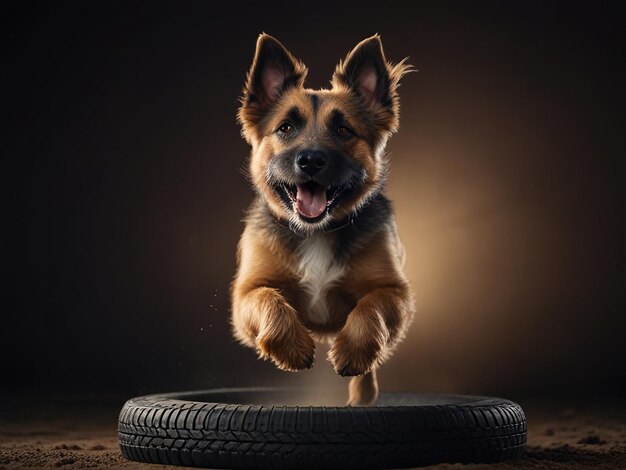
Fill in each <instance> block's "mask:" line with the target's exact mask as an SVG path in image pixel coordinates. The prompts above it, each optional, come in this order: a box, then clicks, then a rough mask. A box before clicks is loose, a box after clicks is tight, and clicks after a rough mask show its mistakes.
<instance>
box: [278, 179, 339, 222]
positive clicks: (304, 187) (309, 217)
mask: <svg viewBox="0 0 626 470" xmlns="http://www.w3.org/2000/svg"><path fill="white" fill-rule="evenodd" d="M281 189H282V190H283V191H284V194H285V195H286V196H287V199H288V200H289V202H291V204H292V206H293V209H294V211H296V212H297V213H298V214H299V215H300V216H301V218H302V219H304V220H305V221H307V222H317V221H319V220H321V219H322V218H323V217H324V216H325V215H326V213H327V211H328V210H329V209H330V208H331V207H332V206H333V205H334V204H336V202H337V200H338V199H339V196H340V195H341V194H342V193H343V188H341V187H338V186H323V185H321V184H319V183H316V182H314V181H309V182H307V183H301V184H293V185H292V184H282V185H281Z"/></svg>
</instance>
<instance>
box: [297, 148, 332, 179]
mask: <svg viewBox="0 0 626 470" xmlns="http://www.w3.org/2000/svg"><path fill="white" fill-rule="evenodd" d="M326 163H328V157H327V156H326V154H325V153H324V152H320V151H319V150H305V151H303V152H300V153H299V154H298V156H297V157H296V165H298V167H299V168H300V169H301V170H302V171H304V172H305V173H306V174H307V175H309V176H313V175H314V174H315V173H317V172H318V171H320V170H321V169H322V168H324V167H325V166H326Z"/></svg>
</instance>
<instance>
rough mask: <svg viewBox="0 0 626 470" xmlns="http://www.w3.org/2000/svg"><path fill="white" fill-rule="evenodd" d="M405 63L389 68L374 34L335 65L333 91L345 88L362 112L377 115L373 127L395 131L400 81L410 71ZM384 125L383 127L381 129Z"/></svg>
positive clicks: (379, 42) (378, 38) (378, 40)
mask: <svg viewBox="0 0 626 470" xmlns="http://www.w3.org/2000/svg"><path fill="white" fill-rule="evenodd" d="M406 60H407V59H404V60H402V61H401V62H400V63H398V64H396V65H393V64H391V63H390V62H387V59H385V53H384V52H383V44H382V42H381V40H380V36H379V35H378V34H376V35H374V36H372V37H370V38H367V39H364V40H363V41H361V42H360V43H359V44H357V46H356V47H355V48H354V49H352V51H350V52H349V53H348V55H347V56H346V58H345V59H344V60H343V61H342V62H339V65H337V68H336V69H335V73H334V75H333V78H332V81H331V83H332V85H333V88H334V89H336V88H347V89H349V90H351V91H352V92H353V93H354V94H355V95H356V96H357V97H358V99H359V100H360V101H361V103H362V105H363V106H364V107H365V109H366V110H367V111H369V112H371V113H374V114H375V115H377V117H378V118H380V119H377V121H378V122H377V124H379V125H382V126H383V127H386V128H387V129H386V130H390V131H395V130H396V128H397V126H398V115H399V110H400V103H399V99H398V91H397V90H398V87H399V86H400V79H401V78H402V76H403V75H404V74H406V73H407V72H411V71H413V70H414V69H413V68H412V67H411V66H410V65H408V64H406ZM385 122H386V125H385Z"/></svg>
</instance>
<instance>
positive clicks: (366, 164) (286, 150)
mask: <svg viewBox="0 0 626 470" xmlns="http://www.w3.org/2000/svg"><path fill="white" fill-rule="evenodd" d="M409 70H410V69H409V67H408V66H407V65H406V64H405V61H402V62H400V63H399V64H398V65H395V66H394V65H392V64H390V63H389V62H387V60H386V59H385V57H384V53H383V50H382V44H381V42H380V38H379V37H378V36H373V37H371V38H369V39H366V40H365V41H363V42H361V43H360V44H359V45H357V46H356V47H355V49H354V50H353V51H352V52H350V53H349V54H348V56H347V57H346V59H345V60H344V61H343V62H341V63H340V64H339V65H338V66H337V69H336V71H335V73H334V75H333V79H332V89H330V90H309V89H305V88H304V87H303V83H304V79H305V77H306V73H307V69H306V67H305V66H304V65H303V64H302V63H301V62H299V61H297V60H296V59H295V58H294V57H293V56H292V55H291V54H290V53H289V52H287V51H286V49H284V47H283V46H282V45H281V44H280V43H279V42H278V41H276V40H275V39H274V38H272V37H271V36H268V35H265V34H263V35H261V36H260V37H259V40H258V43H257V52H256V55H255V58H254V61H253V64H252V67H251V69H250V72H249V73H248V77H247V81H246V86H245V88H244V95H243V98H242V106H241V108H240V110H239V115H238V118H239V122H240V123H241V125H242V134H243V136H244V138H245V139H246V140H247V141H248V142H249V143H250V145H251V146H252V153H251V159H250V164H249V174H250V177H251V181H252V183H253V185H254V187H255V189H256V191H257V194H258V195H257V198H256V200H255V202H254V203H253V204H252V206H251V208H250V210H249V211H248V215H247V218H246V227H245V229H244V232H243V234H242V237H241V240H240V243H239V248H238V270H237V275H236V277H235V280H234V282H233V285H232V325H233V331H234V334H235V337H236V338H237V339H238V340H239V341H240V342H242V343H243V344H245V345H247V346H249V347H251V348H254V349H256V350H257V351H258V353H259V356H260V357H262V358H264V359H270V360H272V361H273V362H274V363H275V364H276V366H277V367H279V368H281V369H284V370H290V371H296V370H301V369H304V368H308V367H311V365H312V362H313V359H314V350H315V340H317V341H322V340H327V341H330V342H331V344H332V347H331V350H330V351H329V354H328V359H329V360H330V361H331V363H332V364H333V367H334V368H335V370H336V371H337V372H338V373H340V374H341V375H348V376H354V377H353V379H352V381H351V383H350V389H349V392H350V398H349V401H348V403H349V404H353V405H356V404H369V403H372V402H374V401H375V400H376V397H377V393H378V385H377V382H376V375H375V369H376V368H377V367H378V366H380V365H381V364H382V362H383V361H384V360H385V359H386V358H388V357H389V356H390V354H391V353H392V352H393V350H394V348H395V347H396V346H397V344H398V343H399V341H400V340H401V339H402V338H403V336H404V334H405V333H406V330H407V328H408V326H409V324H410V322H411V320H412V317H413V311H414V308H413V302H412V294H411V291H410V288H409V285H408V282H407V281H406V279H405V277H404V274H403V272H402V268H403V263H404V251H403V248H402V245H401V243H400V241H399V239H398V236H397V233H396V228H395V222H394V220H393V215H392V213H391V210H390V208H389V203H388V201H387V200H386V198H384V196H382V194H381V191H382V188H383V185H384V183H385V179H386V174H387V163H388V162H387V157H386V156H385V155H384V147H385V144H386V142H387V139H388V138H389V137H390V135H391V134H392V133H393V132H395V131H396V130H397V128H398V122H399V101H398V94H397V88H398V85H399V80H400V78H401V77H402V75H404V74H405V73H406V72H408V71H409ZM374 85H375V86H374ZM293 110H297V114H298V115H297V116H296V117H297V119H300V118H301V119H302V123H303V124H302V125H301V126H300V127H299V128H298V130H297V133H296V134H295V135H293V136H290V137H288V138H284V137H283V138H281V137H280V135H277V131H276V129H277V128H279V127H280V126H281V123H283V122H284V121H285V120H286V116H290V114H289V113H290V112H292V111H293ZM338 112H339V113H340V115H341V119H342V121H341V122H345V123H348V124H349V126H350V129H351V130H352V131H353V135H349V137H348V138H346V139H343V138H338V137H337V135H336V134H335V133H334V130H335V128H333V127H332V126H333V125H334V124H329V123H331V122H334V121H333V119H335V118H337V113H338ZM304 123H306V124H304ZM335 127H336V126H335ZM293 132H295V131H293ZM310 146H314V147H315V148H316V149H317V148H323V149H325V150H326V151H328V152H337V155H340V156H341V158H343V159H344V160H345V161H346V162H347V163H346V165H348V166H350V165H354V168H355V169H354V170H350V171H353V173H354V174H355V175H362V177H360V178H361V179H359V183H358V184H356V183H354V184H352V183H351V184H352V185H351V186H350V187H349V189H346V190H345V191H343V192H342V193H341V194H342V197H343V199H341V200H340V202H339V203H338V204H337V205H336V206H332V205H330V206H329V209H328V212H327V214H326V215H325V216H324V217H323V219H322V220H320V221H318V222H316V223H309V222H308V221H306V220H305V221H303V220H302V218H301V217H299V216H298V214H297V213H296V211H295V210H294V209H293V208H291V207H289V204H287V203H285V198H284V195H281V193H280V190H279V189H277V188H276V185H275V183H274V181H273V179H275V178H280V179H281V180H284V181H285V182H288V183H291V180H290V178H293V176H292V175H291V173H290V171H291V170H290V169H289V168H291V167H285V168H287V170H284V169H283V168H281V167H278V166H277V165H280V164H281V163H280V159H285V160H287V159H289V158H290V155H292V153H293V152H296V151H299V149H302V148H308V147H310ZM294 149H295V150H294ZM337 158H339V157H337ZM285 165H286V164H285ZM357 170H358V171H357ZM346 171H348V170H346ZM351 174H352V173H351ZM276 175H278V176H276ZM344 221H351V226H350V224H349V223H348V222H344ZM307 250H308V251H307ZM325 250H329V251H325ZM330 254H332V256H331V255H330ZM307 256H308V257H310V259H311V263H312V264H315V263H318V264H319V265H320V266H322V268H323V269H326V271H324V270H323V269H322V268H320V269H322V272H317V271H313V272H315V273H317V274H316V275H317V276H318V277H319V276H322V277H323V276H327V277H332V276H333V274H332V273H335V274H334V275H335V276H336V277H337V279H335V280H334V282H332V283H330V284H329V285H325V289H324V290H323V291H322V295H323V296H324V299H322V301H321V302H322V304H320V305H323V307H319V308H320V309H321V312H322V313H321V314H313V313H311V311H312V309H313V307H312V305H313V304H312V302H313V301H312V298H313V294H311V286H309V285H307V284H306V283H307V282H309V281H307V279H308V278H306V276H307V275H309V273H308V272H307V269H308V265H307V264H306V262H307V260H308V259H309V258H307ZM324 263H326V264H324ZM312 269H313V268H312ZM333 270H334V271H333ZM303 276H305V277H303ZM312 282H313V284H315V283H320V284H321V285H324V284H323V282H324V279H321V278H320V279H313V281H312ZM316 308H318V307H316ZM316 315H317V316H316ZM320 318H322V319H323V321H321V320H320Z"/></svg>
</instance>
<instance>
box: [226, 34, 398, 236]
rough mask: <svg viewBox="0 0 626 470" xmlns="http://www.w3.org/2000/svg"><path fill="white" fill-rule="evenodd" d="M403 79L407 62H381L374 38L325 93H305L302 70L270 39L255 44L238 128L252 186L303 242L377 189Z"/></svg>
mask: <svg viewBox="0 0 626 470" xmlns="http://www.w3.org/2000/svg"><path fill="white" fill-rule="evenodd" d="M408 71H410V67H409V66H408V65H406V64H405V61H402V62H400V63H399V64H397V65H392V64H391V63H389V62H388V61H387V60H386V59H385V55H384V52H383V48H382V43H381V41H380V38H379V36H377V35H376V36H372V37H371V38H368V39H365V40H364V41H362V42H361V43H359V44H358V45H357V46H356V47H355V48H354V49H353V50H352V51H351V52H350V53H349V54H348V56H347V57H346V58H345V60H344V61H343V62H340V63H339V65H338V66H337V68H336V70H335V73H334V75H333V77H332V81H331V84H332V88H331V89H330V90H324V89H322V90H310V89H306V88H304V79H305V77H306V74H307V69H306V67H305V66H304V64H302V63H301V62H300V61H298V60H297V59H295V58H294V57H293V56H292V55H291V54H290V53H289V52H288V51H287V50H286V49H285V47H284V46H283V45H282V44H281V43H280V42H278V41H277V40H276V39H274V38H273V37H271V36H269V35H267V34H262V35H261V36H260V37H259V39H258V41H257V47H256V54H255V57H254V61H253V63H252V67H251V68H250V71H249V72H248V77H247V81H246V85H245V87H244V93H243V97H242V100H241V108H240V109H239V114H238V118H239V122H240V123H241V126H242V133H243V136H244V137H245V139H246V140H247V141H248V142H249V143H250V145H251V146H252V155H251V159H250V168H249V173H250V176H251V179H252V182H253V184H254V186H255V188H256V190H257V191H258V193H259V194H260V195H261V196H262V197H264V198H265V200H266V201H267V203H268V205H269V207H270V210H271V211H272V212H273V213H274V215H275V216H277V217H279V218H281V219H284V220H287V221H289V224H290V226H292V227H293V228H295V229H296V230H298V231H300V232H302V233H305V234H311V233H313V232H315V231H318V230H324V228H326V227H328V226H329V225H330V224H332V222H333V221H341V220H342V219H343V218H345V217H346V216H348V215H349V214H351V213H355V212H357V211H358V209H359V208H360V207H361V206H362V205H363V204H364V203H365V202H366V201H367V200H368V198H369V197H371V196H372V195H373V194H374V193H375V192H376V191H377V190H379V189H380V187H381V186H382V184H383V183H384V180H385V177H386V166H387V165H386V157H385V155H384V148H385V145H386V142H387V139H388V138H389V136H390V135H391V134H392V133H393V132H395V131H396V129H397V128H398V118H399V101H398V94H397V88H398V86H399V81H400V78H401V77H402V76H403V75H404V74H405V73H406V72H408Z"/></svg>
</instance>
